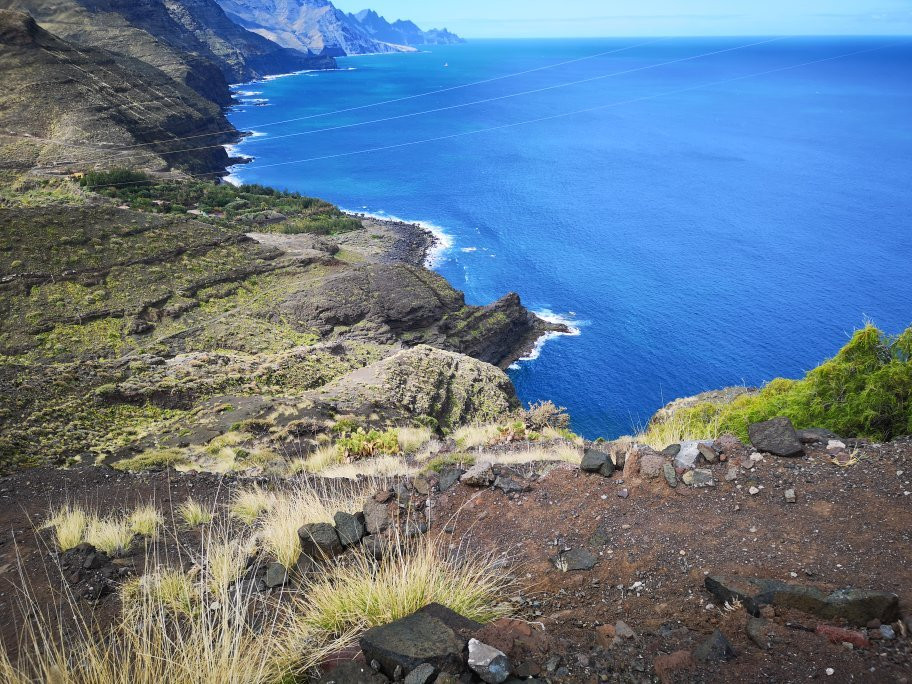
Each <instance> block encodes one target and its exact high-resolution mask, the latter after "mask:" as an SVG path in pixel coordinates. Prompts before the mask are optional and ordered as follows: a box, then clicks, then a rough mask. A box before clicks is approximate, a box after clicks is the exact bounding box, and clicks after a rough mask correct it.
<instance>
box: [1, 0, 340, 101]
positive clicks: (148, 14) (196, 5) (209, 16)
mask: <svg viewBox="0 0 912 684" xmlns="http://www.w3.org/2000/svg"><path fill="white" fill-rule="evenodd" d="M0 8H6V9H14V10H20V11H26V12H29V13H30V14H31V15H32V16H33V17H34V18H35V19H36V21H37V22H38V23H39V24H41V26H42V27H44V28H45V29H47V30H48V31H50V32H51V33H53V34H55V35H57V36H59V37H61V38H63V39H65V40H68V41H70V42H72V43H74V44H79V45H83V46H86V47H95V48H100V49H104V50H107V51H110V52H113V53H118V54H122V55H126V56H128V57H132V58H134V59H138V60H140V61H143V62H146V63H147V64H150V65H152V66H154V67H156V68H158V69H160V70H162V71H163V72H165V73H166V74H168V75H169V76H171V77H172V78H174V79H175V80H177V81H178V82H179V83H182V84H184V85H186V86H188V87H190V88H192V89H194V90H195V91H196V92H198V93H199V94H201V95H203V96H204V97H206V98H208V99H210V100H212V101H213V102H216V103H218V104H220V105H226V104H228V103H229V102H230V93H229V91H228V83H232V82H240V81H247V80H251V79H253V78H256V77H259V76H263V75H266V74H270V73H284V72H289V71H294V70H298V69H310V68H314V69H318V68H327V67H332V66H334V65H333V62H332V60H331V59H327V58H326V57H316V56H314V55H308V54H306V52H305V53H302V52H299V51H296V50H289V49H287V48H283V47H281V46H279V45H276V44H275V43H272V42H270V41H269V40H267V39H265V38H263V37H262V36H259V35H257V34H255V33H252V32H250V31H247V30H245V29H243V28H241V27H240V26H238V25H237V24H235V23H234V22H232V21H231V20H230V19H229V18H228V17H227V16H225V13H224V12H223V11H222V10H221V8H220V7H219V6H218V5H217V4H216V3H215V2H214V0H143V1H142V2H135V1H134V0H100V1H95V0H0Z"/></svg>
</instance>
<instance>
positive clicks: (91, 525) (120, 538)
mask: <svg viewBox="0 0 912 684" xmlns="http://www.w3.org/2000/svg"><path fill="white" fill-rule="evenodd" d="M85 540H86V541H87V542H88V543H89V544H91V545H92V546H94V547H95V548H96V549H98V550H99V551H104V552H105V553H106V554H108V555H109V556H119V555H121V554H123V553H124V552H125V551H126V550H127V549H129V548H130V544H132V543H133V530H132V529H131V528H130V523H129V522H128V521H127V519H126V518H122V517H119V516H109V517H107V518H99V517H96V516H93V517H90V518H89V521H88V524H87V525H86V532H85Z"/></svg>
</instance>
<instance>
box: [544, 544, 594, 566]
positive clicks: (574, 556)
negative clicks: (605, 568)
mask: <svg viewBox="0 0 912 684" xmlns="http://www.w3.org/2000/svg"><path fill="white" fill-rule="evenodd" d="M551 562H552V563H554V567H556V568H557V569H558V570H560V571H561V572H571V571H574V570H591V569H592V568H594V567H595V564H596V563H597V562H598V558H596V557H595V556H593V555H592V554H591V553H589V552H588V551H587V550H586V549H569V550H567V551H563V552H561V553H559V554H558V555H557V556H556V557H555V558H552V559H551Z"/></svg>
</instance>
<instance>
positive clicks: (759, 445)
mask: <svg viewBox="0 0 912 684" xmlns="http://www.w3.org/2000/svg"><path fill="white" fill-rule="evenodd" d="M747 434H748V435H749V436H750V441H751V444H753V445H754V448H755V449H757V450H758V451H764V452H766V453H768V454H773V455H774V456H785V457H791V456H802V455H803V454H804V447H803V446H802V445H801V440H800V439H798V433H797V432H795V428H794V426H793V425H792V421H790V420H789V419H788V418H782V417H780V418H773V419H772V420H766V421H763V422H762V423H751V424H750V425H748V427H747Z"/></svg>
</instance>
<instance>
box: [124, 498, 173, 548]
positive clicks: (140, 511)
mask: <svg viewBox="0 0 912 684" xmlns="http://www.w3.org/2000/svg"><path fill="white" fill-rule="evenodd" d="M127 521H128V522H129V524H130V529H131V530H132V531H133V533H134V534H138V535H140V536H142V537H148V538H149V539H155V538H156V537H158V531H159V529H160V528H161V526H162V525H163V524H164V522H165V519H164V516H163V515H162V514H161V513H159V511H158V509H157V508H156V507H155V505H154V504H151V503H150V504H146V505H144V506H139V507H138V508H135V509H134V510H133V512H131V513H130V516H129V517H128V518H127Z"/></svg>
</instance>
